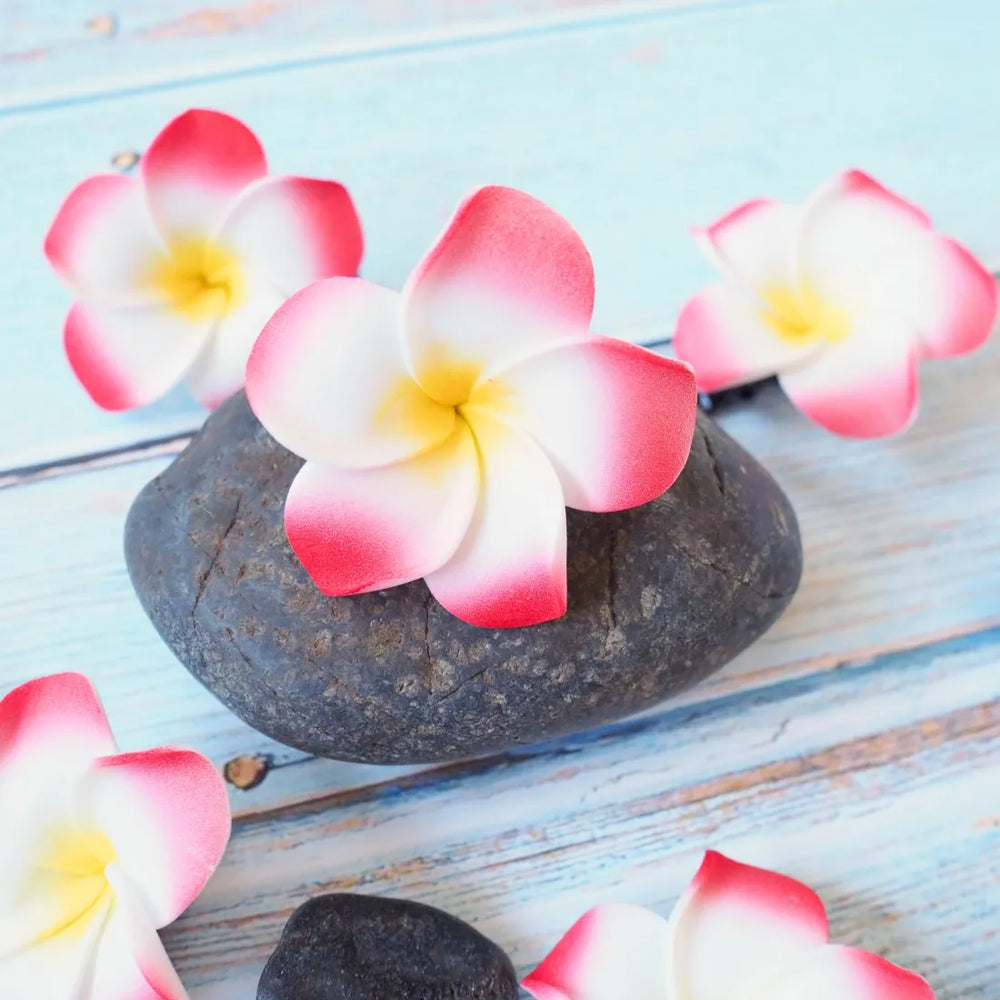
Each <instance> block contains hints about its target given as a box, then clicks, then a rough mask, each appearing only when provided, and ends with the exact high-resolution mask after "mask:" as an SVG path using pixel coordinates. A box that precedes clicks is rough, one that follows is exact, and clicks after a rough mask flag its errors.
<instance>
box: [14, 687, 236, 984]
mask: <svg viewBox="0 0 1000 1000" xmlns="http://www.w3.org/2000/svg"><path fill="white" fill-rule="evenodd" d="M0 803H2V813H3V815H2V823H3V832H4V842H3V852H2V854H0V928H2V929H3V937H2V940H3V950H2V951H0V994H2V995H3V996H4V997H18V998H21V997H23V998H28V997H30V998H31V1000H67V998H68V997H73V998H74V1000H135V998H138V997H143V998H146V997H149V998H152V997H156V998H158V1000H184V998H186V996H187V994H186V993H185V991H184V988H183V986H182V985H181V983H180V980H179V979H178V977H177V974H176V972H175V971H174V969H173V966H172V965H171V964H170V960H169V958H168V957H167V954H166V952H165V951H164V949H163V945H162V944H161V943H160V939H159V937H158V935H157V933H156V928H158V927H164V926H166V925H167V924H169V923H171V922H172V921H173V920H175V919H176V918H177V917H178V916H179V915H180V914H181V913H182V912H183V911H184V910H185V909H186V908H187V907H188V905H189V904H190V903H191V902H192V900H193V899H194V898H195V897H196V896H197V895H198V893H199V892H200V891H201V889H202V888H203V887H204V885H205V883H206V882H207V881H208V878H209V876H210V875H211V874H212V872H213V871H214V870H215V867H216V865H217V864H218V863H219V860H220V858H221V857H222V853H223V851H224V850H225V847H226V843H227V841H228V839H229V830H230V818H229V803H228V800H227V797H226V792H225V788H224V786H223V784H222V780H221V778H220V777H219V775H218V774H217V773H216V771H215V768H214V767H213V766H212V764H211V763H210V762H209V761H208V760H206V759H205V758H204V757H203V756H202V755H201V754H198V753H196V752H195V751H193V750H182V749H177V748H173V747H169V748H161V749H157V750H148V751H144V752H141V753H125V754H119V753H118V752H117V748H116V746H115V742H114V739H113V737H112V735H111V730H110V729H109V727H108V722H107V718H106V717H105V715H104V710H103V709H102V707H101V703H100V701H99V700H98V697H97V694H96V692H95V691H94V689H93V687H92V686H91V684H90V682H89V681H88V680H87V679H86V678H85V677H82V676H80V675H79V674H59V675H55V676H51V677H42V678H40V679H38V680H35V681H31V682H29V683H28V684H24V685H22V686H21V687H19V688H16V689H15V690H14V691H12V692H11V693H10V694H8V695H7V696H6V697H5V698H4V699H3V701H0Z"/></svg>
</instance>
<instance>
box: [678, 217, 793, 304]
mask: <svg viewBox="0 0 1000 1000" xmlns="http://www.w3.org/2000/svg"><path fill="white" fill-rule="evenodd" d="M801 218H802V210H801V209H800V208H798V207H797V206H793V205H786V204H784V203H783V202H780V201H769V200H767V199H764V198H759V199H757V200H755V201H749V202H747V203H746V204H744V205H740V206H739V207H738V208H735V209H733V210H732V211H731V212H728V213H727V214H726V215H724V216H723V217H722V218H721V219H719V221H718V222H715V223H713V224H712V225H711V226H707V227H705V228H704V229H695V230H694V231H693V235H694V238H695V241H696V242H697V243H698V245H699V246H700V247H701V249H702V250H703V251H704V253H705V254H706V256H707V257H708V258H709V260H711V261H712V262H713V263H715V264H716V265H717V266H718V267H719V268H720V269H721V270H722V271H723V273H724V274H726V275H727V277H729V278H730V279H731V280H732V281H733V283H734V284H735V285H736V286H737V287H739V288H740V289H742V291H744V292H745V293H747V294H749V295H753V294H760V293H761V292H763V291H764V290H766V289H768V288H771V287H774V286H778V287H786V286H788V285H790V284H792V282H793V280H794V278H795V258H794V255H795V251H796V235H797V232H798V227H799V224H800V221H801Z"/></svg>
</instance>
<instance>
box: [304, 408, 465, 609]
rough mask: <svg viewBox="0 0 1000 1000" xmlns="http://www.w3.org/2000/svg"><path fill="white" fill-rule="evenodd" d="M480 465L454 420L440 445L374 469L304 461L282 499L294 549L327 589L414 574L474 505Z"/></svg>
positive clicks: (341, 590)
mask: <svg viewBox="0 0 1000 1000" xmlns="http://www.w3.org/2000/svg"><path fill="white" fill-rule="evenodd" d="M478 483H479V466H478V460H477V455H476V445H475V442H474V441H473V438H472V433H471V431H470V430H469V428H468V425H467V424H466V423H465V422H464V421H459V422H458V423H457V424H456V426H455V430H454V432H453V433H452V435H451V437H450V438H448V440H447V441H445V442H444V443H442V444H439V445H436V446H435V447H434V448H431V449H429V450H428V451H425V452H422V453H421V454H420V455H417V456H416V457H414V458H409V459H404V460H403V461H401V462H396V463H394V464H392V465H386V466H382V467H380V468H377V469H338V468H334V467H331V466H322V465H317V464H315V463H312V462H307V463H306V464H305V465H304V466H303V468H302V470H301V471H300V472H299V474H298V475H297V476H296V478H295V480H294V482H293V483H292V485H291V488H290V489H289V491H288V499H287V501H286V503H285V530H286V531H287V533H288V540H289V542H290V543H291V546H292V548H293V549H294V550H295V554H296V555H297V556H298V557H299V559H300V560H301V562H302V565H303V566H305V568H306V570H307V572H308V573H309V575H310V576H311V577H312V578H313V581H314V582H315V583H316V586H318V587H319V588H320V590H322V591H323V592H324V593H326V594H336V595H343V594H357V593H363V592H365V591H370V590H382V589H383V588H386V587H394V586H396V585H398V584H401V583H407V582H409V581H410V580H417V579H419V578H420V577H422V576H425V575H426V574H428V573H430V572H432V571H433V570H436V569H437V568H438V567H439V566H441V565H442V564H443V563H445V562H447V560H448V559H449V558H451V556H452V555H453V554H454V552H455V550H456V549H457V548H458V545H459V543H460V542H461V540H462V537H463V536H464V535H465V532H466V530H467V528H468V526H469V521H470V520H471V518H472V512H473V510H474V508H475V505H476V495H477V490H478Z"/></svg>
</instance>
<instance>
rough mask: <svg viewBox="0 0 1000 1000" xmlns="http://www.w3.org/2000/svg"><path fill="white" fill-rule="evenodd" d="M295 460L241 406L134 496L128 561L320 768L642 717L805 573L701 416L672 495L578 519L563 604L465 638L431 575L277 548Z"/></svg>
mask: <svg viewBox="0 0 1000 1000" xmlns="http://www.w3.org/2000/svg"><path fill="white" fill-rule="evenodd" d="M301 465H302V462H301V460H300V459H299V458H297V457H296V456H295V455H293V454H291V453H290V452H288V451H286V450H285V449H284V448H282V447H281V446H280V445H279V444H277V443H276V442H275V441H274V440H273V438H271V437H270V436H269V435H268V433H267V432H266V431H265V430H264V428H263V427H262V426H261V425H260V423H259V422H258V421H257V419H256V418H255V417H254V415H253V413H252V412H251V411H250V408H249V406H248V405H247V402H246V397H245V396H244V395H243V394H240V395H238V396H235V397H234V398H233V399H231V400H229V401H228V402H227V403H225V404H224V405H223V406H221V407H220V408H219V409H218V410H217V411H216V412H215V413H214V414H213V415H212V416H211V417H210V418H209V419H208V421H207V423H206V424H205V427H204V429H203V430H202V431H201V432H200V433H199V434H198V435H197V436H196V437H195V439H194V440H193V441H192V443H191V444H190V446H189V447H188V448H187V449H186V450H185V451H184V453H183V454H182V455H180V456H179V457H178V458H177V460H176V461H175V462H173V464H172V465H170V467H169V468H168V469H166V470H165V471H164V472H163V473H162V475H160V476H158V477H157V478H156V479H155V480H154V481H153V482H151V483H150V484H149V485H148V486H147V487H146V488H145V489H144V490H143V491H142V493H141V494H140V495H139V497H138V498H137V500H136V501H135V503H134V504H133V506H132V509H131V511H130V512H129V516H128V521H127V524H126V528H125V555H126V560H127V563H128V568H129V572H130V574H131V577H132V582H133V584H134V586H135V589H136V592H137V593H138V595H139V599H140V601H141V602H142V605H143V607H144V608H145V610H146V613H147V614H148V615H149V617H150V618H151V619H152V621H153V624H154V625H155V626H156V628H157V629H158V630H159V632H160V634H161V635H162V636H163V638H164V639H165V640H166V642H167V644H168V645H169V646H170V648H171V649H172V650H173V651H174V652H175V653H176V654H177V656H178V658H179V659H180V660H181V662H182V663H184V665H185V666H186V667H187V668H188V669H189V670H190V671H191V672H192V673H193V674H194V675H195V677H197V678H198V679H199V680H200V681H201V682H202V683H203V684H204V685H205V686H206V687H208V688H209V690H211V691H212V692H214V693H215V695H216V696H217V697H218V698H220V699H221V700H222V701H223V702H224V703H225V704H226V705H227V706H229V708H231V709H232V710H233V711H234V712H235V713H236V714H237V715H238V716H240V717H241V718H242V719H244V720H246V721H247V722H248V723H249V724H250V725H252V726H254V727H256V728H257V729H259V730H261V731H262V732H264V733H267V734H268V735H269V736H271V737H273V738H274V739H276V740H279V741H281V742H283V743H287V744H290V745H291V746H295V747H298V748H300V749H302V750H305V751H307V752H310V753H315V754H319V755H320V756H324V757H334V758H340V759H344V760H359V761H366V762H370V763H382V764H400V763H416V762H422V761H442V760H453V759H459V758H468V757H474V756H481V755H486V754H491V753H498V752H503V751H505V750H509V749H512V748H514V747H517V746H523V745H526V744H531V743H538V742H540V741H542V740H546V739H550V738H553V737H557V736H561V735H565V734H568V733H572V732H579V731H580V730H583V729H587V728H590V727H592V726H596V725H602V724H604V723H608V722H611V721H614V720H616V719H620V718H623V717H624V716H627V715H630V714H632V713H634V712H638V711H640V710H642V709H646V708H649V707H651V706H652V705H655V704H657V703H658V702H660V701H662V700H663V699H664V698H667V697H669V696H670V695H673V694H676V693H677V692H678V691H681V690H682V689H684V688H686V687H690V686H691V685H692V684H694V683H695V682H696V681H698V680H700V679H701V678H703V677H705V676H706V675H708V674H709V673H711V672H712V671H713V670H717V669H718V668H719V667H721V666H722V665H723V664H724V663H726V662H727V661H729V660H731V659H732V658H733V657H734V656H735V655H736V654H737V653H739V652H740V651H741V650H742V649H743V648H744V647H746V646H748V645H749V644H750V643H751V642H752V641H753V640H754V639H756V638H757V637H758V636H760V635H761V634H762V633H763V632H764V631H765V630H766V629H767V628H768V627H769V626H770V625H771V623H772V622H773V621H774V620H775V619H776V618H777V617H778V615H779V614H780V613H781V612H782V611H783V610H784V608H785V606H786V605H787V604H788V602H789V601H790V600H791V598H792V595H793V593H794V592H795V588H796V587H797V586H798V582H799V576H800V574H801V570H802V548H801V543H800V540H799V533H798V527H797V525H796V521H795V514H794V512H793V510H792V508H791V506H790V504H789V502H788V500H787V499H786V498H785V496H784V494H782V492H781V490H780V489H779V488H778V487H777V485H776V484H775V482H774V480H772V479H771V477H770V476H769V475H768V474H767V473H766V472H765V471H764V469H763V468H761V466H760V465H759V464H758V463H757V462H756V461H754V459H753V458H752V457H751V456H750V455H749V454H747V452H746V451H744V450H743V449H742V448H740V447H739V445H737V444H736V443H735V442H734V441H732V440H731V439H730V438H729V437H727V436H726V434H724V433H723V432H722V431H721V430H720V429H719V428H718V427H717V426H716V425H715V424H714V423H713V422H712V420H711V419H710V418H708V417H706V416H705V415H704V414H699V415H698V425H697V429H696V431H695V436H694V442H693V445H692V448H691V455H690V458H689V459H688V463H687V466H686V467H685V469H684V472H683V473H682V474H681V476H680V478H679V479H678V480H677V482H676V483H675V484H674V485H673V486H672V487H671V488H670V489H669V490H668V491H667V492H666V493H665V494H664V495H663V496H662V497H660V498H658V499H657V500H654V501H653V502H652V503H649V504H646V505H644V506H642V507H636V508H634V509H633V510H627V511H622V512H620V513H617V514H587V513H582V512H580V511H573V510H571V511H569V512H568V533H569V566H568V569H569V610H568V612H567V614H566V615H564V616H563V617H562V618H559V619H557V620H556V621H552V622H546V623H545V624H543V625H536V626H533V627H531V628H519V629H501V630H491V629H481V628H476V627H475V626H473V625H469V624H467V623H466V622H463V621H460V620H459V619H458V618H455V617H453V616H452V615H450V614H449V613H448V612H447V611H445V610H444V608H442V607H441V606H440V605H439V604H437V602H436V601H434V600H433V598H432V597H431V595H430V593H429V591H428V590H427V587H426V585H425V584H424V582H423V581H422V580H418V581H416V582H414V583H410V584H406V585H405V586H402V587H395V588H393V589H392V590H384V591H379V592H376V593H371V594H360V595H358V596H356V597H341V598H334V597H327V596H325V595H324V594H322V593H321V592H320V591H319V590H318V589H317V587H316V586H315V585H314V584H313V582H312V581H311V580H310V579H309V576H308V575H307V574H306V571H305V569H303V567H302V565H301V563H299V561H298V559H297V558H296V557H295V554H294V553H293V552H292V550H291V547H290V546H289V544H288V540H287V538H286V536H285V529H284V522H283V514H282V508H283V504H284V500H285V495H286V493H287V491H288V486H289V484H290V483H291V481H292V479H293V477H294V476H295V474H296V473H297V472H298V470H299V468H300V467H301Z"/></svg>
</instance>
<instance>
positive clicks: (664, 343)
mask: <svg viewBox="0 0 1000 1000" xmlns="http://www.w3.org/2000/svg"><path fill="white" fill-rule="evenodd" d="M625 339H628V338H625ZM672 340H673V336H672V335H667V336H664V335H663V334H662V333H657V334H652V335H650V336H649V337H648V338H644V339H642V340H638V341H636V343H638V344H639V346H641V347H645V348H648V349H649V350H655V351H657V353H660V354H665V353H666V349H667V348H668V347H669V346H670V343H671V341H672ZM199 429H200V428H198V427H192V428H191V430H189V431H182V432H180V433H178V434H167V435H163V436H160V437H154V438H149V439H148V440H145V441H138V442H136V443H135V444H127V445H118V446H116V447H114V448H106V449H98V450H97V451H91V452H85V453H81V454H78V455H67V456H65V457H63V458H56V459H49V460H48V461H45V462H33V463H31V464H29V465H19V466H12V467H11V468H9V469H0V490H9V489H11V488H13V487H15V486H26V485H28V484H30V483H38V482H44V481H45V480H47V479H55V478H57V477H59V476H72V475H79V474H81V473H86V472H95V471H96V470H98V469H107V468H111V467H113V466H117V465H129V464H131V463H133V462H144V461H146V460H147V459H150V458H167V457H169V456H171V455H178V454H180V453H181V452H182V451H183V450H184V449H185V448H186V447H187V446H188V445H189V444H190V443H191V439H192V438H193V437H194V436H195V434H197V433H198V430H199Z"/></svg>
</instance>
